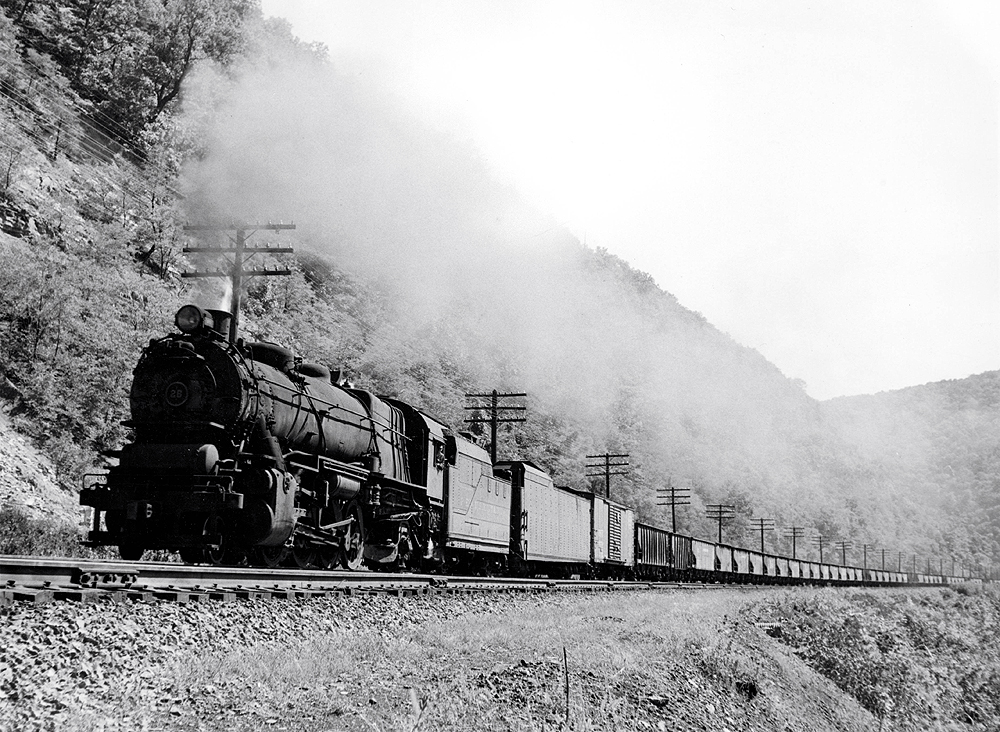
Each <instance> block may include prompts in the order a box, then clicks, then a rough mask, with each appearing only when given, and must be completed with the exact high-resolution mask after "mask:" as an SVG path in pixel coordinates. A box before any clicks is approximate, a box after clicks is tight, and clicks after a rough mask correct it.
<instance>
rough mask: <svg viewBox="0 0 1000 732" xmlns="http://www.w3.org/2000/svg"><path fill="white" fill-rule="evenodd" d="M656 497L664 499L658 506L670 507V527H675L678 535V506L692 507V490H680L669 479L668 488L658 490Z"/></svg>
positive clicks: (674, 529)
mask: <svg viewBox="0 0 1000 732" xmlns="http://www.w3.org/2000/svg"><path fill="white" fill-rule="evenodd" d="M656 497H657V498H662V499H664V502H663V503H657V504H656V505H657V506H670V525H671V526H672V527H673V530H672V531H673V533H674V534H676V533H677V507H678V506H690V505H691V501H689V500H688V499H689V498H691V489H690V488H678V487H677V486H675V485H674V482H673V479H672V478H667V487H666V488H657V489H656Z"/></svg>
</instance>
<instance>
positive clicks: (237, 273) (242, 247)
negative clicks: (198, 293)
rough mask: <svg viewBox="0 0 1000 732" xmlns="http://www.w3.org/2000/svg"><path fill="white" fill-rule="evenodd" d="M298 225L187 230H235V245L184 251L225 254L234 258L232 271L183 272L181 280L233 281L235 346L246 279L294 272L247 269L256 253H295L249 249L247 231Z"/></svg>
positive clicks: (193, 228) (232, 332) (231, 332)
mask: <svg viewBox="0 0 1000 732" xmlns="http://www.w3.org/2000/svg"><path fill="white" fill-rule="evenodd" d="M294 228H295V224H270V223H268V224H231V225H229V226H212V225H207V224H205V225H202V224H192V225H189V226H185V227H184V231H187V232H198V231H235V232H236V239H235V240H233V246H226V247H219V246H211V247H184V248H183V249H182V250H181V251H183V252H184V253H185V254H221V255H223V256H225V255H231V256H232V261H231V262H230V266H229V269H215V270H209V271H204V270H203V271H198V270H195V271H193V272H181V277H223V278H227V279H229V281H230V283H231V284H232V294H231V295H230V300H229V309H230V311H231V312H230V315H231V316H232V317H231V318H230V320H229V342H230V343H235V342H236V337H237V334H238V333H239V327H240V326H239V324H240V299H241V296H242V291H243V278H245V277H263V276H274V275H290V274H291V273H292V271H291V270H289V269H278V268H274V269H266V268H264V269H244V268H243V265H244V263H245V262H248V261H249V260H250V259H251V258H252V257H253V256H254V255H255V254H291V253H292V252H293V251H294V250H293V249H292V248H291V247H268V246H264V247H248V246H247V245H246V240H247V239H248V238H249V237H248V235H247V231H249V232H250V234H249V236H253V234H254V233H255V232H257V231H261V230H266V231H282V230H286V229H294Z"/></svg>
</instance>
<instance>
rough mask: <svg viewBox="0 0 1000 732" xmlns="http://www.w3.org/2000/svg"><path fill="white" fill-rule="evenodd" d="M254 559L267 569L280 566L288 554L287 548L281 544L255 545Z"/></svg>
mask: <svg viewBox="0 0 1000 732" xmlns="http://www.w3.org/2000/svg"><path fill="white" fill-rule="evenodd" d="M254 554H255V557H254V558H255V559H256V562H257V563H258V564H262V565H264V566H265V567H267V568H268V569H274V568H275V567H280V566H281V563H282V562H283V561H285V558H286V557H287V556H288V549H286V548H285V547H283V546H261V547H257V550H256V552H254Z"/></svg>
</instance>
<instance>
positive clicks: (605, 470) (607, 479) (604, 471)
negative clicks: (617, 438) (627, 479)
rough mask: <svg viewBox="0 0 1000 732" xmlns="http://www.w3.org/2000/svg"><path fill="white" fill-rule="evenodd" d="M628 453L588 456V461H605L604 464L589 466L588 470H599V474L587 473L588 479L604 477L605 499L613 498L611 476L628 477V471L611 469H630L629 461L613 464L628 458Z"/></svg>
mask: <svg viewBox="0 0 1000 732" xmlns="http://www.w3.org/2000/svg"><path fill="white" fill-rule="evenodd" d="M627 457H628V453H627V452H622V453H610V452H606V453H603V454H601V455H587V459H588V460H603V461H604V462H603V463H597V464H596V465H587V468H588V469H599V470H600V471H601V472H599V473H587V477H588V478H597V477H599V476H601V475H603V476H604V497H605V498H610V497H611V476H612V475H628V471H627V470H612V469H611V468H626V467H628V461H626V462H623V463H616V462H612V461H613V460H620V459H623V458H627Z"/></svg>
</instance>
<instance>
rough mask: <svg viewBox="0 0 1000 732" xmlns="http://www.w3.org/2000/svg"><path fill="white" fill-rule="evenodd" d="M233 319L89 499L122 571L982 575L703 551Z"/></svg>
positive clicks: (803, 578)
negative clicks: (236, 328)
mask: <svg viewBox="0 0 1000 732" xmlns="http://www.w3.org/2000/svg"><path fill="white" fill-rule="evenodd" d="M230 317H231V316H230V314H229V313H227V312H225V311H221V310H205V309H202V308H200V307H197V306H195V305H186V306H184V307H183V308H181V309H180V310H179V311H178V312H177V314H176V317H175V321H174V322H175V325H176V327H177V331H178V332H176V333H171V334H169V335H167V336H166V337H163V338H160V339H154V340H152V341H150V343H149V344H148V346H147V347H146V348H145V349H144V350H143V353H142V356H141V357H140V359H139V362H138V364H137V365H136V367H135V370H134V372H133V377H134V378H133V382H132V387H131V392H130V396H129V401H130V407H131V418H130V419H129V420H128V421H127V422H126V423H125V424H126V426H128V427H129V428H131V430H132V431H133V434H134V439H133V440H132V441H131V442H130V443H128V444H126V445H125V446H124V447H123V448H122V450H121V451H120V453H119V454H118V464H117V465H115V466H114V467H112V468H111V469H110V470H109V471H108V472H107V473H106V474H103V475H101V476H96V479H94V478H95V476H91V480H89V481H87V482H86V484H85V485H84V487H83V490H82V491H81V494H80V502H81V504H83V505H86V506H91V507H92V508H93V526H92V530H90V531H89V533H88V536H87V540H86V543H87V544H88V545H90V546H116V547H117V548H118V551H119V553H120V555H121V557H122V558H123V559H127V560H138V559H140V558H141V557H142V555H143V553H144V552H146V551H147V550H168V551H173V552H178V553H179V554H180V556H181V558H182V559H183V560H184V561H186V562H189V563H199V562H206V563H211V564H230V565H244V564H256V565H263V566H269V567H276V566H279V565H289V566H298V567H302V568H317V567H318V568H334V567H341V568H344V569H358V568H360V567H361V566H363V565H366V566H368V567H371V568H386V569H407V570H420V571H445V572H449V573H465V572H471V573H498V574H499V573H505V574H513V575H521V576H549V577H572V576H581V577H607V578H632V577H636V578H646V579H656V580H668V579H670V580H692V581H735V582H780V583H792V582H829V583H837V582H842V583H859V584H860V583H869V584H901V583H921V584H937V583H945V582H951V583H954V582H959V581H964V580H967V579H968V578H967V577H957V576H956V577H948V576H941V575H933V574H931V573H929V572H928V573H926V574H917V573H909V574H907V573H904V572H899V571H897V572H892V571H884V570H875V569H867V568H861V569H859V568H856V567H842V566H837V565H832V564H825V563H824V564H820V563H815V562H808V561H803V560H798V559H789V558H787V557H779V556H776V555H771V554H765V553H762V552H754V551H750V550H747V549H741V548H738V547H731V546H727V545H723V544H717V543H712V542H706V541H701V540H699V539H695V538H693V537H687V536H681V535H678V534H673V533H670V532H667V531H665V530H663V529H660V528H658V527H655V526H652V525H649V524H645V523H642V522H638V521H636V520H635V512H634V510H633V509H632V508H630V507H628V506H625V505H623V504H620V503H618V502H615V501H611V500H609V499H607V498H603V497H601V496H599V495H596V494H594V493H591V492H588V491H577V490H572V489H569V488H564V487H557V486H555V485H554V484H553V481H552V478H551V476H550V475H548V474H547V473H546V472H545V471H543V470H541V469H540V468H539V467H537V466H536V465H533V464H532V463H530V462H528V461H519V460H509V461H502V462H498V463H496V464H493V462H492V461H491V460H490V455H489V453H487V451H486V450H485V449H483V447H481V446H480V445H478V444H477V443H476V442H475V441H474V440H473V439H472V437H471V435H468V434H463V433H459V432H456V431H454V430H452V429H450V428H449V427H448V426H447V425H445V424H444V423H442V422H440V421H439V420H437V419H434V418H433V417H431V416H429V415H428V414H426V413H424V412H422V411H421V410H419V409H417V408H415V407H413V406H411V405H409V404H406V403H405V402H402V401H399V400H398V399H391V398H387V397H379V396H376V395H375V394H372V393H371V392H368V391H365V390H363V389H357V388H354V387H353V386H351V385H350V384H349V383H347V382H346V381H345V380H344V379H343V378H342V376H341V374H339V373H337V372H331V370H330V369H329V368H326V367H325V366H321V365H319V364H315V363H307V362H304V361H303V360H302V359H301V358H298V357H296V356H295V355H294V354H293V353H292V352H291V351H289V350H287V349H285V348H282V347H280V346H277V345H274V344H272V343H261V342H245V341H244V340H243V339H238V338H237V339H235V340H234V339H232V338H230V336H229V330H230V329H229V323H230Z"/></svg>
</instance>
